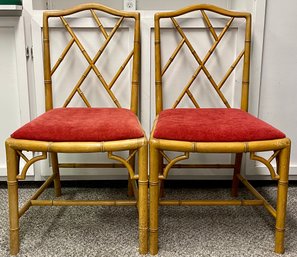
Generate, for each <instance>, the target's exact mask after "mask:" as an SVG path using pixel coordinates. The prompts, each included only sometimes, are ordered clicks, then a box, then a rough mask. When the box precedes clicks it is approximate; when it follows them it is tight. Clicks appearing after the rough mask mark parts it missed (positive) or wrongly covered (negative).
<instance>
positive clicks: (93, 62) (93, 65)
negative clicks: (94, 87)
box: [51, 10, 134, 108]
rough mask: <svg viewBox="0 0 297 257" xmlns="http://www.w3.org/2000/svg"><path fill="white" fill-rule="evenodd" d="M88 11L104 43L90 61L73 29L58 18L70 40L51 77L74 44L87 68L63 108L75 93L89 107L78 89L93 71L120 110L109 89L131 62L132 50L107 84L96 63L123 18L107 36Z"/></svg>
mask: <svg viewBox="0 0 297 257" xmlns="http://www.w3.org/2000/svg"><path fill="white" fill-rule="evenodd" d="M90 11H91V14H92V17H93V18H94V20H95V22H96V24H97V25H98V28H99V30H100V32H101V33H102V35H103V36H104V38H105V41H104V42H103V44H102V46H101V47H100V49H99V50H98V51H97V53H96V55H95V56H94V58H93V59H92V58H91V57H90V55H89V54H88V53H87V51H86V50H85V48H84V46H83V45H82V43H81V42H80V40H79V39H78V37H77V36H76V34H75V33H74V31H73V29H72V28H71V27H70V26H69V24H68V23H67V21H66V19H65V18H64V17H63V16H60V19H61V21H62V23H63V25H64V26H65V28H66V30H67V31H68V33H69V34H70V36H71V39H70V41H69V42H68V44H67V45H66V47H65V48H64V50H63V51H62V54H61V56H60V57H59V58H58V60H57V62H56V63H55V65H54V66H53V68H52V70H51V75H53V74H54V72H55V71H56V70H57V68H58V67H59V65H60V64H61V62H62V61H63V60H64V58H65V56H66V55H67V53H68V51H69V50H70V48H71V47H72V45H73V44H74V43H76V45H77V46H78V48H79V49H80V51H81V53H82V54H83V56H84V57H85V59H86V60H87V62H88V63H89V66H88V67H87V68H86V69H85V71H84V72H83V74H82V76H81V77H80V79H79V80H78V82H77V83H76V85H75V87H74V88H73V90H72V92H71V93H70V95H69V96H68V97H67V99H66V101H65V102H64V104H63V107H67V106H68V104H69V103H70V101H71V100H72V98H73V97H74V95H75V94H76V93H78V95H79V96H80V97H81V98H82V100H83V101H84V103H85V104H86V106H87V107H91V104H90V103H89V101H88V100H87V98H86V96H85V95H84V93H83V91H82V90H81V89H80V87H81V85H82V83H83V82H84V80H85V79H86V77H87V76H88V74H89V72H90V71H91V70H93V71H94V73H95V74H96V76H97V77H98V79H99V80H100V82H101V84H102V85H103V87H104V89H105V90H106V92H107V93H108V94H109V96H110V98H111V99H112V101H113V102H114V103H115V105H116V106H117V107H118V108H120V107H121V104H120V102H119V101H118V99H117V98H116V96H115V95H114V93H113V92H112V90H111V89H112V87H113V85H114V84H115V82H116V81H117V79H118V78H119V76H120V75H121V73H122V72H123V70H124V69H125V67H126V66H127V64H128V63H129V61H130V60H131V58H132V56H133V55H134V49H132V50H131V52H130V53H129V54H128V56H127V58H126V59H125V60H124V62H123V64H122V65H121V66H120V68H119V69H118V71H117V72H116V74H115V75H114V76H113V78H112V80H111V81H110V83H107V82H106V80H105V79H104V77H103V76H102V74H101V72H100V71H99V69H98V68H97V66H96V62H97V61H98V59H99V58H100V56H101V55H102V53H103V51H104V49H105V48H106V47H107V45H108V43H109V42H110V40H111V39H112V37H113V36H114V34H115V33H116V31H117V29H118V28H119V27H120V25H121V23H122V21H123V20H124V17H121V18H120V19H119V20H118V22H117V23H116V24H115V26H114V27H113V29H112V30H111V32H110V34H108V33H107V32H106V30H105V28H104V26H103V25H102V23H101V21H100V19H99V18H98V16H97V15H96V13H95V11H94V10H90Z"/></svg>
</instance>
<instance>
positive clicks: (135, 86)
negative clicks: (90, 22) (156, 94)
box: [130, 13, 140, 114]
mask: <svg viewBox="0 0 297 257" xmlns="http://www.w3.org/2000/svg"><path fill="white" fill-rule="evenodd" d="M134 26H135V27H134V46H133V48H134V49H133V68H132V69H133V72H132V90H131V104H130V108H131V111H133V112H134V113H135V114H137V112H138V101H139V97H138V95H139V77H140V74H139V73H140V14H139V13H138V14H137V15H136V16H135V25H134Z"/></svg>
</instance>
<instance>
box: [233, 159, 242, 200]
mask: <svg viewBox="0 0 297 257" xmlns="http://www.w3.org/2000/svg"><path fill="white" fill-rule="evenodd" d="M241 161H242V153H237V154H236V155H235V167H234V172H233V180H232V190H231V195H232V196H233V197H236V196H238V186H239V179H238V177H237V175H238V174H240V169H241Z"/></svg>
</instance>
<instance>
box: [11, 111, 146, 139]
mask: <svg viewBox="0 0 297 257" xmlns="http://www.w3.org/2000/svg"><path fill="white" fill-rule="evenodd" d="M143 136H144V134H143V131H142V129H141V126H140V124H139V122H138V119H137V117H136V115H135V114H134V113H133V112H131V111H130V110H127V109H123V108H57V109H53V110H50V111H48V112H46V113H44V114H42V115H41V116H39V117H37V118H36V119H34V120H32V121H31V122H29V123H27V124H26V125H24V126H23V127H21V128H20V129H18V130H16V131H15V132H14V133H13V134H12V135H11V137H13V138H16V139H29V140H40V141H51V142H63V141H112V140H121V139H132V138H140V137H143Z"/></svg>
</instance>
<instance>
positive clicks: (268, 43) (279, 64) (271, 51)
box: [259, 0, 297, 174]
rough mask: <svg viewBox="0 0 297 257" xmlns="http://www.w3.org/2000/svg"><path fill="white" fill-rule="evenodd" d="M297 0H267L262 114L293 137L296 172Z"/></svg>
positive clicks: (292, 162)
mask: <svg viewBox="0 0 297 257" xmlns="http://www.w3.org/2000/svg"><path fill="white" fill-rule="evenodd" d="M296 9H297V1H292V0H283V1H267V10H266V23H265V34H264V52H263V64H262V80H261V92H260V105H259V107H260V108H259V116H260V117H261V118H262V119H264V120H266V121H268V122H269V123H271V124H273V125H275V126H276V127H278V128H279V129H281V130H282V131H283V132H285V133H286V134H287V136H288V137H289V138H291V140H292V152H291V169H290V173H291V174H293V173H295V174H297V103H296V96H297V43H296V42H297V19H296V12H295V11H296Z"/></svg>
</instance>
